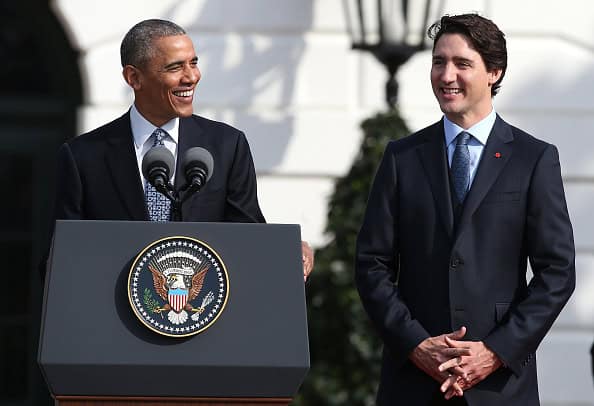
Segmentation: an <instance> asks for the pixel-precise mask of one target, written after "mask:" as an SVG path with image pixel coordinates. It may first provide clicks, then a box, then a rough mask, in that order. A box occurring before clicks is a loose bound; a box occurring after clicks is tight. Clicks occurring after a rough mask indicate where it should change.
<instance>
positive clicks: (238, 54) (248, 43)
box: [163, 0, 313, 173]
mask: <svg viewBox="0 0 594 406" xmlns="http://www.w3.org/2000/svg"><path fill="white" fill-rule="evenodd" d="M233 3H235V2H226V1H221V0H210V1H205V2H204V6H203V7H202V8H201V9H200V11H199V12H198V14H197V15H196V16H195V17H194V18H193V19H189V18H188V19H187V21H190V20H191V21H192V22H191V23H189V24H188V23H186V24H182V25H184V28H185V29H186V30H187V31H188V32H189V34H190V36H191V37H192V39H193V41H194V45H195V48H196V52H197V54H198V58H199V66H200V69H201V71H202V79H201V82H200V85H199V86H198V91H197V94H196V97H195V99H194V106H195V108H196V109H195V110H197V111H200V112H201V114H204V115H207V116H208V117H209V118H212V119H215V120H219V121H224V122H228V123H231V124H233V125H234V126H237V127H239V128H240V129H242V130H243V131H245V132H246V136H247V137H248V139H249V141H250V145H251V149H252V154H253V155H254V162H255V163H256V166H257V169H258V170H259V172H260V173H261V172H265V171H268V170H270V169H271V168H274V167H276V166H278V165H279V164H280V163H281V162H282V161H283V157H284V156H285V153H286V150H287V146H288V145H289V142H290V138H291V137H292V136H293V135H294V113H293V112H292V111H291V109H289V108H287V107H289V106H291V105H292V104H293V101H294V94H295V86H296V73H297V72H296V71H297V68H298V66H299V63H300V61H301V58H302V55H303V52H304V48H305V40H304V38H303V35H304V34H305V32H306V31H307V30H308V29H309V28H310V27H311V25H312V18H313V17H312V13H313V11H312V1H311V0H308V1H303V2H299V3H298V4H296V5H293V6H292V5H291V4H292V3H289V4H286V3H285V2H280V3H277V2H274V1H257V2H253V3H252V4H251V6H250V7H248V6H247V5H243V4H242V3H237V4H233ZM234 5H235V6H236V7H233V6H234ZM179 7H181V6H173V7H171V9H170V10H168V11H166V12H165V13H163V18H166V19H171V20H174V21H175V16H179V10H178V8H179ZM287 7H295V10H287ZM293 12H294V13H293ZM233 13H235V14H233ZM213 15H220V16H221V19H222V18H223V17H222V16H224V18H225V24H224V29H220V28H219V27H218V26H217V27H213V23H212V20H209V19H212V16H213ZM211 27H213V28H211ZM287 27H288V28H287ZM205 29H207V30H205Z"/></svg>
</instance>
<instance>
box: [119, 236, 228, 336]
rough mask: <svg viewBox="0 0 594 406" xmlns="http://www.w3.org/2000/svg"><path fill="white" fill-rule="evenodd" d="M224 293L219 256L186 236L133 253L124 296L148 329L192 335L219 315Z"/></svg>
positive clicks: (225, 277) (225, 278)
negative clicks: (137, 253) (134, 257)
mask: <svg viewBox="0 0 594 406" xmlns="http://www.w3.org/2000/svg"><path fill="white" fill-rule="evenodd" d="M228 297H229V275H228V274H227V269H226V268H225V265H224V263H223V261H222V260H221V258H220V257H219V255H218V254H217V253H216V252H215V251H214V250H213V249H212V248H211V247H210V246H208V245H207V244H205V243H204V242H202V241H199V240H196V239H193V238H190V237H180V236H178V237H167V238H163V239H160V240H157V241H155V242H153V243H151V244H150V245H148V246H147V247H146V248H145V249H143V250H142V252H141V253H140V254H139V255H138V256H137V257H136V259H135V260H134V262H133V264H132V266H131V268H130V273H129V276H128V300H129V302H130V306H131V307H132V310H133V311H134V314H135V315H136V317H138V319H139V320H140V321H141V323H142V324H144V325H145V326H146V327H148V328H149V329H150V330H152V331H154V332H156V333H159V334H161V335H165V336H169V337H187V336H191V335H194V334H198V333H200V332H202V331H204V330H206V329H207V328H209V327H211V326H212V325H213V323H214V322H215V321H216V320H217V319H218V318H219V316H220V315H221V313H222V312H223V310H224V309H225V305H226V304H227V299H228Z"/></svg>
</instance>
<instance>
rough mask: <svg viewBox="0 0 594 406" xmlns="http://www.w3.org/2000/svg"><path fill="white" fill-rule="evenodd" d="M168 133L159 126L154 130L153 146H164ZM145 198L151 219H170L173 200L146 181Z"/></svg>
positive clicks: (152, 135)
mask: <svg viewBox="0 0 594 406" xmlns="http://www.w3.org/2000/svg"><path fill="white" fill-rule="evenodd" d="M167 135H168V134H167V133H166V132H165V131H164V130H163V129H161V128H157V129H156V130H155V131H153V133H152V134H151V137H152V138H153V146H152V148H154V147H156V146H164V145H165V144H164V143H163V140H164V139H165V137H167ZM144 198H145V200H146V207H147V209H148V213H149V218H150V219H151V221H169V217H170V213H171V201H170V200H169V199H168V198H167V197H165V196H164V195H163V194H162V193H160V192H159V191H157V189H155V187H154V186H153V185H151V184H150V183H149V182H147V183H146V188H145V189H144Z"/></svg>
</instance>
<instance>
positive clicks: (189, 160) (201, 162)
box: [182, 147, 214, 194]
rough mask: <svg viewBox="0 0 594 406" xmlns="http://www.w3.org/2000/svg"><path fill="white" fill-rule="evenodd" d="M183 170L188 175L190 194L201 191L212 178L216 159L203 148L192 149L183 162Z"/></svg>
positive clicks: (188, 151) (187, 152)
mask: <svg viewBox="0 0 594 406" xmlns="http://www.w3.org/2000/svg"><path fill="white" fill-rule="evenodd" d="M182 168H183V170H184V174H185V175H186V182H187V183H186V185H187V186H186V187H188V188H189V189H188V192H189V193H188V194H193V193H195V192H197V191H199V190H200V189H201V188H202V187H203V186H204V185H205V184H206V182H208V180H209V179H210V178H211V176H212V172H213V169H214V159H213V158H212V155H211V154H210V152H208V150H206V149H204V148H202V147H194V148H190V149H188V150H187V151H186V153H185V155H184V158H183V160H182Z"/></svg>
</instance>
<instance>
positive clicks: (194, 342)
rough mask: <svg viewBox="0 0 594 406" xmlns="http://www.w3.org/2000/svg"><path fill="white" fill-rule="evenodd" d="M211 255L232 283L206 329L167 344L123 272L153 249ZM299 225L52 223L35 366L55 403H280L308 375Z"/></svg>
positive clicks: (96, 405)
mask: <svg viewBox="0 0 594 406" xmlns="http://www.w3.org/2000/svg"><path fill="white" fill-rule="evenodd" d="M180 236H181V237H188V238H191V239H195V240H199V241H200V242H203V243H205V244H206V245H207V246H208V247H211V248H212V249H213V250H214V251H215V252H216V253H217V254H218V256H219V257H220V259H221V261H222V262H223V263H224V266H225V268H226V272H227V275H228V293H227V299H226V305H225V306H224V309H223V310H222V311H221V313H220V314H219V315H218V318H217V319H216V321H215V322H213V323H212V324H211V325H210V326H209V328H208V329H205V330H204V331H201V332H200V333H198V334H196V335H192V336H188V337H169V336H164V335H160V334H158V333H157V332H155V331H152V330H151V329H149V328H147V326H145V325H144V324H143V323H142V322H141V320H140V319H139V318H138V317H137V316H136V315H135V313H134V311H133V309H132V306H131V304H130V301H129V299H128V278H129V274H130V268H131V266H132V265H133V264H134V263H135V260H136V258H137V257H139V253H141V252H143V250H144V249H145V248H146V247H147V246H149V245H151V244H152V243H154V242H155V241H158V240H161V239H164V238H165V239H166V238H169V237H180ZM300 240H301V239H300V230H299V226H297V225H280V224H234V223H173V222H169V223H155V222H136V221H73V220H59V221H57V222H56V228H55V233H54V243H53V247H52V250H51V254H50V259H49V266H48V272H47V275H46V280H45V293H44V303H43V313H42V325H41V333H40V334H41V335H40V344H39V355H38V362H39V365H40V367H41V370H42V373H43V375H44V377H45V379H46V382H47V384H48V387H49V389H50V391H51V393H52V395H53V396H54V399H55V400H56V404H57V405H60V406H79V405H81V406H82V405H89V406H99V405H101V406H107V405H121V406H123V405H149V406H152V405H169V404H171V405H176V406H185V405H203V406H204V405H213V406H214V405H217V406H220V405H232V404H238V405H243V406H247V405H287V404H289V403H290V401H291V399H292V397H293V396H294V395H295V393H296V392H297V390H298V388H299V386H300V385H301V383H302V381H303V379H304V378H305V375H306V373H307V370H308V369H309V347H308V337H307V317H306V308H305V291H304V290H305V289H304V284H303V271H302V264H301V244H300Z"/></svg>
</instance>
